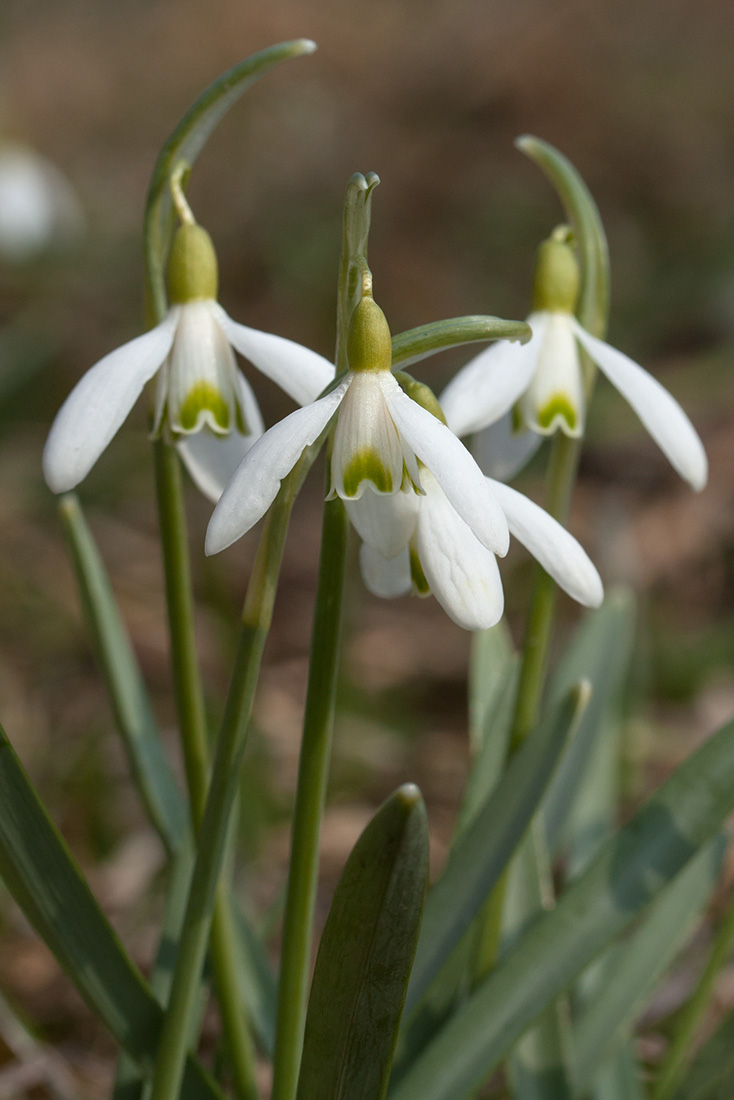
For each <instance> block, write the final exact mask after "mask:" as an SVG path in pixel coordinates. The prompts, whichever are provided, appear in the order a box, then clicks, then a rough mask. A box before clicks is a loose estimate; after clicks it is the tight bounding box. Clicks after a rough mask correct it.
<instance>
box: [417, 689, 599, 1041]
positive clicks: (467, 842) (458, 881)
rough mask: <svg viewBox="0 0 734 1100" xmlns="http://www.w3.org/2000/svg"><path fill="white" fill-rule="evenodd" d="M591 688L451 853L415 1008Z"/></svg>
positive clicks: (524, 818)
mask: <svg viewBox="0 0 734 1100" xmlns="http://www.w3.org/2000/svg"><path fill="white" fill-rule="evenodd" d="M587 697H588V689H584V688H578V689H576V690H574V691H572V692H570V693H569V695H568V697H567V698H566V699H565V700H564V702H563V703H562V704H561V706H559V707H557V708H555V709H554V710H553V711H552V712H551V714H550V717H549V718H548V719H546V720H545V721H544V722H542V723H541V725H540V726H539V727H538V729H537V730H536V731H535V732H534V733H533V734H532V735H531V736H530V737H529V738H528V739H527V741H526V743H525V744H524V745H523V747H522V749H521V750H520V751H519V752H517V753H516V754H515V756H514V757H513V759H512V760H511V761H510V764H509V766H508V768H507V770H506V771H505V773H504V775H503V776H502V779H501V781H500V782H499V783H498V785H497V786H496V788H495V789H494V791H493V792H492V793H491V795H490V797H489V798H488V799H487V801H486V802H485V804H484V806H483V808H482V809H481V810H480V811H479V812H478V813H477V814H476V816H475V817H474V820H473V821H472V823H471V825H470V826H469V827H468V828H467V830H466V831H465V832H464V834H463V835H462V836H461V837H460V838H459V840H458V841H457V843H456V846H455V847H454V848H453V849H452V851H451V853H450V855H449V860H448V863H447V865H446V868H445V870H444V872H443V874H442V875H441V877H440V878H439V879H438V881H437V882H436V884H435V885H434V887H433V889H432V890H431V891H430V893H429V895H428V900H427V902H426V909H425V913H424V916H423V927H422V929H421V935H420V938H419V940H418V951H417V953H416V958H415V963H414V965H413V973H412V976H411V980H410V986H409V989H408V997H407V1000H406V1005H405V1017H406V1020H407V1019H408V1018H409V1016H410V1014H411V1013H412V1012H413V1011H414V1010H415V1009H416V1008H417V1006H418V1004H419V1002H420V1000H421V998H422V997H423V996H424V994H425V993H426V991H427V990H428V988H429V986H430V984H431V982H432V981H433V979H434V978H435V977H436V975H437V974H438V972H439V971H440V969H441V967H442V966H443V965H444V963H445V961H446V959H447V958H448V956H449V955H450V954H451V952H452V951H453V949H454V948H455V947H456V945H457V944H458V942H459V940H460V939H461V937H462V936H463V934H464V932H466V930H467V928H468V927H469V925H470V924H471V922H472V920H473V918H474V917H475V916H476V915H477V913H478V912H479V910H480V908H481V906H482V904H483V903H484V901H485V899H486V898H487V897H488V895H489V893H490V892H491V890H492V888H493V887H494V885H495V883H496V882H497V880H498V879H499V877H500V875H501V874H502V871H503V870H504V868H505V866H506V865H507V861H508V860H509V858H510V856H511V855H512V853H513V851H514V850H515V848H516V847H517V844H518V842H519V840H520V837H521V836H522V834H523V833H524V831H525V829H526V828H527V826H528V823H529V821H530V819H531V818H532V816H533V813H534V812H535V810H536V808H537V805H538V800H539V798H540V796H541V794H542V792H543V790H544V789H545V786H546V784H547V782H548V780H549V778H550V775H551V774H552V772H553V768H554V767H555V765H556V763H557V762H558V759H559V757H560V755H561V752H562V750H563V746H564V745H565V743H566V740H567V738H568V735H569V732H570V730H571V728H572V727H573V725H574V723H575V722H576V721H577V720H578V717H579V715H580V714H581V712H582V710H583V707H584V706H585V705H586V701H587Z"/></svg>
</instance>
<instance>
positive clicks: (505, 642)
mask: <svg viewBox="0 0 734 1100" xmlns="http://www.w3.org/2000/svg"><path fill="white" fill-rule="evenodd" d="M517 662H518V657H517V654H516V652H515V647H514V645H513V644H512V636H511V634H510V629H509V627H508V626H507V623H506V622H505V620H504V619H500V621H499V622H498V623H497V625H496V626H493V627H490V628H489V630H477V631H475V632H474V634H472V643H471V656H470V659H469V744H470V748H471V751H472V754H473V756H474V757H475V758H476V753H477V752H479V750H480V749H481V748H482V746H483V745H484V744H486V742H487V740H488V738H490V737H491V738H492V739H493V740H501V738H498V737H497V730H496V727H495V711H496V709H497V706H498V701H499V698H500V696H501V695H502V694H503V690H504V688H505V686H506V684H507V679H508V677H509V676H510V675H511V674H512V672H513V670H514V669H515V667H516V666H517ZM504 760H505V754H504V752H503V757H502V764H503V766H504ZM485 793H486V794H489V789H487V791H486V792H485Z"/></svg>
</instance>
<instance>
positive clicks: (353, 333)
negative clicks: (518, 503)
mask: <svg viewBox="0 0 734 1100" xmlns="http://www.w3.org/2000/svg"><path fill="white" fill-rule="evenodd" d="M347 351H348V358H349V370H348V372H347V374H346V376H345V377H344V379H343V380H342V381H341V382H339V383H338V384H337V385H336V387H335V388H334V389H333V390H332V392H331V393H329V394H327V395H326V396H324V397H322V398H320V399H319V400H318V401H315V402H314V403H313V404H311V405H307V406H306V407H305V408H303V409H298V410H296V412H294V413H291V414H290V416H287V417H286V418H285V419H284V420H282V421H281V422H280V423H279V424H276V425H275V426H274V427H272V428H270V430H269V431H267V432H266V433H265V434H264V435H263V436H262V437H261V438H260V439H258V441H257V442H256V443H255V444H254V446H253V447H252V448H251V450H250V451H248V453H247V455H246V456H245V458H244V459H243V460H242V463H241V465H240V467H239V469H238V470H237V473H236V474H235V476H234V478H233V479H232V481H231V482H230V484H229V485H228V486H227V488H226V489H225V491H224V493H223V494H222V497H221V499H220V501H219V503H218V505H217V507H216V508H215V510H214V514H213V516H212V518H211V522H210V524H209V529H208V531H207V537H206V552H207V553H208V554H214V553H217V552H218V551H220V550H223V549H224V548H225V547H227V546H229V545H230V544H231V543H233V542H234V541H235V540H236V539H238V538H240V536H241V535H244V534H245V532H246V531H249V529H250V528H251V527H252V526H253V525H254V524H255V523H257V521H258V520H259V519H260V518H261V516H263V515H264V514H265V512H266V511H267V510H268V508H269V507H270V505H271V504H272V502H273V500H274V499H275V497H276V495H277V493H278V489H279V488H280V483H281V481H282V479H283V478H284V477H285V476H286V475H287V474H288V473H289V471H290V470H291V469H292V468H293V466H294V465H295V464H296V462H297V461H298V459H299V458H300V456H301V455H302V453H303V451H304V450H305V448H306V447H309V446H310V445H311V444H312V443H314V442H315V441H316V440H317V439H318V438H319V436H321V434H322V433H323V432H324V431H325V429H326V428H327V426H328V425H329V423H330V421H331V420H332V418H333V417H334V416H335V415H336V417H337V422H336V428H335V431H334V439H333V448H332V455H331V492H332V493H333V494H336V495H338V496H339V497H341V498H342V499H343V500H347V501H361V500H365V501H368V500H369V499H371V498H372V497H375V498H380V499H382V498H389V497H394V496H396V495H397V494H399V493H400V492H401V489H406V490H407V491H408V495H411V494H416V493H417V494H422V493H423V492H424V488H423V483H422V479H423V477H424V476H425V474H424V473H423V471H422V467H425V468H426V469H427V470H428V471H430V473H431V474H432V476H433V477H434V478H435V480H436V483H437V484H438V485H440V487H441V490H442V491H443V493H445V495H446V498H447V500H449V501H450V502H451V507H452V508H453V509H454V510H455V511H456V513H457V515H458V516H460V517H461V518H462V520H463V522H465V523H467V524H469V525H470V527H471V529H472V531H473V532H474V537H475V538H476V540H477V541H478V543H479V544H480V545H481V546H483V547H486V548H487V550H489V551H491V552H493V553H497V554H505V553H506V551H507V547H508V543H509V531H508V527H507V521H506V519H505V515H504V512H503V511H502V509H501V507H500V505H499V503H498V502H497V500H496V498H495V496H494V494H493V492H492V489H491V488H490V486H489V485H488V483H487V482H486V480H485V478H484V477H483V475H482V473H481V471H480V469H479V467H478V466H477V465H476V463H475V462H474V459H473V458H472V457H471V455H470V454H469V452H468V451H467V450H466V448H465V447H464V445H463V444H462V443H461V442H460V441H459V440H458V439H457V438H456V436H455V435H454V434H453V432H451V431H450V430H449V429H448V428H447V427H446V425H445V424H442V423H441V422H440V421H438V420H437V419H436V417H435V416H433V415H432V414H431V413H430V412H428V411H427V410H426V409H424V408H422V407H421V406H420V405H419V404H417V403H416V402H415V401H413V400H412V399H411V398H410V397H408V395H407V394H406V393H404V392H403V390H402V389H401V387H400V384H399V383H398V381H397V380H396V378H395V376H394V375H393V374H392V373H391V370H390V366H391V358H392V352H391V343H390V330H389V328H388V325H387V321H386V320H385V316H384V314H383V312H382V310H381V309H380V308H379V306H377V305H376V304H375V302H374V301H373V299H372V295H371V289H370V288H369V287H367V284H365V289H364V290H363V297H362V299H361V301H360V302H359V304H358V305H357V307H356V309H355V310H354V313H353V315H352V319H351V322H350V326H349V335H348V342H347Z"/></svg>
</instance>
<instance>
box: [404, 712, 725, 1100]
mask: <svg viewBox="0 0 734 1100" xmlns="http://www.w3.org/2000/svg"><path fill="white" fill-rule="evenodd" d="M732 808H734V724H729V725H727V726H724V727H723V729H721V730H719V732H718V733H717V734H715V735H714V736H713V737H712V738H711V739H710V740H709V741H707V742H706V743H705V744H704V745H702V746H701V748H700V749H698V750H697V751H696V752H695V753H694V754H693V755H692V756H691V757H690V758H689V759H688V760H687V761H686V762H685V763H684V764H683V765H681V767H680V768H678V770H677V771H676V772H675V774H674V775H673V776H671V778H670V779H669V780H668V781H667V782H666V783H665V784H664V785H663V787H661V788H660V790H659V791H657V792H656V794H655V795H653V797H652V798H651V799H650V800H649V801H648V802H647V804H646V805H645V806H644V807H643V808H642V809H641V810H640V811H639V812H638V813H637V814H636V815H635V816H634V818H633V819H632V820H631V821H630V822H629V823H628V824H627V825H626V826H625V827H624V828H623V829H621V830H620V831H619V832H618V833H616V834H615V835H614V836H613V837H611V838H610V839H609V840H608V841H607V842H606V843H605V844H604V845H603V846H602V848H601V850H600V852H599V854H598V855H597V857H596V858H595V859H594V861H593V863H592V864H591V865H590V867H589V868H588V870H587V871H586V873H585V874H584V875H582V876H581V878H579V879H578V880H577V881H576V882H574V883H573V884H572V885H571V886H570V887H569V889H568V890H567V891H566V892H565V893H564V894H563V895H562V896H561V898H560V899H559V901H558V903H557V905H556V908H555V909H554V910H552V911H551V912H549V913H546V914H543V915H542V916H541V917H539V918H538V919H537V920H536V921H535V922H534V923H533V925H532V926H531V928H529V929H528V931H527V933H526V934H525V935H524V936H522V937H521V939H520V941H519V942H518V943H517V944H516V945H515V947H514V948H513V949H512V950H511V951H510V952H509V954H508V955H507V957H506V958H505V959H504V960H503V961H502V962H501V963H500V964H499V965H498V967H497V969H496V970H494V971H493V972H492V973H491V974H490V975H489V977H488V978H487V979H486V980H485V981H484V982H483V983H482V985H480V986H479V987H478V988H477V990H476V992H475V993H474V994H473V995H472V997H471V998H470V999H469V1000H468V1001H467V1002H466V1004H465V1005H464V1006H463V1007H462V1008H460V1009H459V1010H458V1011H457V1012H456V1014H455V1015H454V1016H453V1017H452V1018H451V1020H450V1021H449V1023H448V1024H447V1025H446V1026H445V1027H444V1028H443V1029H442V1031H441V1032H440V1033H439V1035H438V1036H437V1038H436V1039H434V1041H433V1042H432V1043H431V1044H430V1045H429V1047H428V1048H427V1049H426V1051H425V1052H424V1053H423V1055H422V1056H421V1057H420V1058H419V1059H418V1060H417V1061H416V1062H415V1063H414V1064H413V1065H412V1066H411V1067H410V1069H409V1070H408V1072H407V1073H406V1075H405V1076H404V1078H403V1079H402V1081H401V1082H400V1083H399V1084H398V1087H397V1088H396V1089H395V1091H394V1093H393V1097H394V1100H456V1098H457V1097H462V1096H464V1095H465V1094H467V1093H468V1092H469V1091H470V1090H472V1089H474V1088H475V1087H477V1086H478V1085H479V1084H480V1083H481V1082H482V1081H484V1080H485V1079H486V1078H487V1077H488V1076H489V1074H490V1073H491V1072H492V1070H493V1069H494V1068H495V1067H496V1065H497V1064H498V1062H499V1061H500V1059H501V1058H502V1057H503V1055H504V1054H505V1053H506V1052H507V1050H508V1049H509V1048H510V1047H511V1046H512V1044H513V1043H514V1042H515V1041H516V1040H517V1039H518V1038H519V1036H520V1035H521V1034H522V1033H523V1032H524V1030H525V1029H526V1028H527V1027H528V1026H529V1025H530V1024H531V1023H532V1022H533V1020H535V1019H536V1018H537V1016H538V1015H539V1014H540V1013H541V1012H542V1010H543V1008H544V1007H545V1005H547V1004H548V1003H549V1001H551V1000H552V999H553V998H554V997H556V996H557V995H558V994H559V993H560V992H561V991H562V990H563V989H566V988H567V987H568V986H569V984H570V983H571V982H572V981H573V979H574V978H575V977H576V975H577V974H578V973H579V972H580V971H581V970H582V969H583V968H584V967H585V966H587V965H588V964H589V963H590V962H591V961H592V959H594V958H595V957H596V956H597V955H598V954H599V953H600V952H601V951H603V950H604V948H605V947H606V946H607V945H608V944H609V943H610V942H611V940H612V939H613V938H614V937H615V936H617V935H619V934H620V933H621V932H622V931H623V930H624V929H625V927H627V925H629V923H630V922H631V921H632V920H633V919H634V918H635V917H636V916H638V915H639V914H640V913H641V912H642V910H643V909H644V908H645V906H646V905H647V904H648V903H649V902H651V901H652V900H653V899H654V898H655V897H656V896H657V895H658V894H659V892H660V891H661V890H662V889H663V888H664V887H665V885H666V884H667V883H668V882H670V881H671V880H672V879H673V878H674V877H675V875H676V874H677V873H678V871H680V870H681V869H682V868H683V867H684V866H685V865H686V864H687V863H688V861H689V860H690V859H691V858H692V857H693V856H694V855H695V854H696V852H697V851H698V850H699V849H700V848H701V847H702V846H703V845H704V844H706V843H707V842H708V841H709V840H710V839H711V838H712V837H713V835H714V834H715V833H716V832H717V831H718V829H719V828H720V827H721V823H722V821H723V819H724V818H725V817H726V815H727V814H728V813H729V812H730V811H731V810H732ZM689 1100H690V1098H689Z"/></svg>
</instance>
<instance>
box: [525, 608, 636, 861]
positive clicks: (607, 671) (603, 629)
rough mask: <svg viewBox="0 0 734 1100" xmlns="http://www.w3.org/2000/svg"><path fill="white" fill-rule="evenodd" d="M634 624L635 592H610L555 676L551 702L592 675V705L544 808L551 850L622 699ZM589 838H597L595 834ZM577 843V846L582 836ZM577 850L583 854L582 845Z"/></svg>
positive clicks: (555, 847) (560, 837)
mask: <svg viewBox="0 0 734 1100" xmlns="http://www.w3.org/2000/svg"><path fill="white" fill-rule="evenodd" d="M634 625H635V606H634V600H633V599H632V596H631V594H630V593H629V592H627V591H626V590H623V589H616V590H615V591H613V592H610V593H609V594H608V595H607V598H606V599H605V601H604V604H603V605H602V607H600V608H599V610H598V611H594V612H592V613H589V614H587V615H586V616H585V618H584V620H583V622H582V625H581V627H580V628H579V630H578V631H577V632H576V635H575V636H574V638H573V641H572V642H571V644H570V645H569V647H568V648H567V649H566V651H565V652H564V655H563V658H562V660H561V662H560V664H559V666H558V669H557V671H556V673H555V675H554V677H553V680H552V682H551V685H550V688H549V699H550V700H551V702H554V701H557V700H559V699H561V698H562V697H563V695H565V693H566V692H567V691H568V689H569V687H570V686H571V685H572V684H575V683H578V681H579V680H580V679H586V680H588V681H589V683H590V684H591V686H592V693H591V699H590V701H589V705H588V707H587V708H586V710H585V712H584V715H583V717H582V719H581V721H580V722H579V724H578V727H577V729H576V734H575V736H574V738H573V740H572V741H571V743H570V745H569V746H568V750H567V751H566V753H565V754H564V757H563V760H562V761H561V763H560V765H559V766H558V769H557V771H556V773H555V775H554V776H553V779H552V780H551V783H550V785H549V787H548V791H547V792H546V795H545V797H544V799H543V804H542V814H543V820H544V822H545V829H546V836H547V841H548V847H549V849H550V852H551V855H557V854H558V849H559V846H560V845H561V843H562V841H563V836H564V827H565V826H566V824H567V821H568V818H569V814H570V813H571V810H572V807H573V806H574V803H575V799H576V796H577V793H578V791H579V788H580V786H581V784H582V781H583V777H584V775H585V773H586V771H587V769H588V766H589V760H590V758H591V756H592V754H593V752H594V748H595V746H596V744H597V742H598V740H599V738H600V736H602V723H603V721H604V719H605V716H606V715H607V714H608V712H609V710H610V707H612V706H613V705H614V704H615V703H617V702H618V700H619V696H620V692H621V690H622V687H623V684H624V678H625V676H626V673H627V670H628V668H629V662H630V660H631V655H632V644H633V640H634ZM595 805H596V806H597V808H598V807H600V805H601V803H600V802H599V801H598V800H596V799H595ZM611 812H612V813H613V812H614V811H613V810H612V811H611ZM607 827H608V826H604V828H607ZM588 843H593V838H589V841H588ZM575 844H576V847H577V848H578V838H576V841H575ZM576 855H577V857H578V858H580V853H579V852H578V851H577V852H576Z"/></svg>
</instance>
